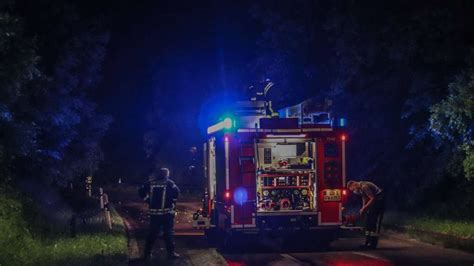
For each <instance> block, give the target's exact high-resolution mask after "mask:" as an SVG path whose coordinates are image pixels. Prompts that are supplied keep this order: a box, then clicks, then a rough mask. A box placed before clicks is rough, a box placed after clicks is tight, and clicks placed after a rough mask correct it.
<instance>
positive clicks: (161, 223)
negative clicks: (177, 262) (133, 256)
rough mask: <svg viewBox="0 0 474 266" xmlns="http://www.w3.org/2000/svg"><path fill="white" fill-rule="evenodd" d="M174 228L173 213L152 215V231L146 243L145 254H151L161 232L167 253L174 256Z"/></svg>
mask: <svg viewBox="0 0 474 266" xmlns="http://www.w3.org/2000/svg"><path fill="white" fill-rule="evenodd" d="M173 226H174V215H173V214H172V213H166V214H159V215H156V214H152V215H150V231H149V233H148V236H147V239H146V243H145V254H150V253H151V250H152V248H153V245H154V244H155V241H156V239H157V238H158V235H159V234H160V231H163V237H164V239H165V244H166V251H167V252H168V254H172V253H173V252H174V250H175V244H174V231H173Z"/></svg>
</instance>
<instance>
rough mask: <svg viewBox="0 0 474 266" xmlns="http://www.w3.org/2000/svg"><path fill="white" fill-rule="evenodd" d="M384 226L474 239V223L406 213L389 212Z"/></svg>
mask: <svg viewBox="0 0 474 266" xmlns="http://www.w3.org/2000/svg"><path fill="white" fill-rule="evenodd" d="M384 224H385V225H388V226H395V227H401V228H404V229H406V230H407V231H424V232H433V233H437V234H443V235H449V236H454V237H458V238H464V239H474V221H471V220H464V221H460V220H450V219H443V218H438V217H432V216H428V215H409V214H406V213H398V212H387V213H386V214H385V217H384Z"/></svg>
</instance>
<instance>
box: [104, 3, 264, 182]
mask: <svg viewBox="0 0 474 266" xmlns="http://www.w3.org/2000/svg"><path fill="white" fill-rule="evenodd" d="M184 2H186V5H185V3H184ZM184 2H174V1H168V2H164V3H163V2H158V1H148V2H146V3H141V4H138V5H137V4H136V3H132V1H128V2H127V1H122V2H121V3H120V4H114V6H115V9H114V10H107V9H105V13H106V14H108V16H107V21H108V23H109V24H110V27H111V28H112V31H111V39H110V44H109V50H108V52H107V56H106V59H105V63H104V68H103V81H102V82H101V84H100V86H99V88H97V95H95V97H96V101H97V102H98V105H99V106H100V109H101V111H103V112H105V113H108V114H111V115H112V116H113V117H114V123H113V124H112V126H111V129H110V131H109V132H108V134H107V135H106V136H105V140H104V150H105V160H104V163H103V164H102V166H101V170H102V171H103V173H104V174H106V175H111V176H113V175H121V176H122V177H123V176H126V177H130V176H131V177H133V178H139V176H140V175H143V174H144V172H145V171H146V170H145V169H148V168H147V167H148V165H149V161H147V160H146V158H145V157H146V156H145V153H144V151H143V135H144V132H145V131H146V130H147V129H149V128H150V127H153V126H156V125H153V122H152V121H149V116H150V113H153V110H155V109H156V108H154V106H156V105H159V106H160V109H161V108H162V107H163V106H165V109H166V110H167V111H166V113H164V114H162V115H164V116H167V117H169V118H170V119H169V120H168V121H169V123H174V124H176V125H178V124H179V125H183V126H179V127H178V129H176V130H175V131H173V133H172V134H173V136H170V137H172V138H174V139H175V140H177V145H176V150H173V151H169V152H170V158H174V157H176V156H178V157H179V156H182V155H183V153H184V154H185V155H186V152H187V150H188V149H189V147H191V146H196V145H198V146H200V143H201V141H202V137H203V135H202V132H203V129H204V128H205V125H204V123H206V122H207V123H208V122H209V121H206V120H207V118H208V117H209V114H208V109H209V108H207V107H206V103H209V102H210V99H214V100H216V97H220V96H222V95H227V96H228V95H235V94H236V92H237V93H238V92H240V91H243V90H244V89H245V88H246V86H248V84H249V81H248V80H246V79H248V77H246V76H245V75H248V73H246V72H245V70H246V68H247V66H246V64H247V63H248V62H249V61H250V60H251V58H252V56H254V55H255V54H254V46H255V41H254V40H255V36H254V35H255V34H256V30H257V28H256V24H255V22H254V21H252V18H251V17H250V16H249V14H248V13H249V8H250V4H249V3H245V2H239V3H238V4H237V3H223V2H220V1H211V2H199V4H197V3H196V4H190V3H189V2H187V1H184ZM117 6H118V7H119V8H117ZM217 95H219V96H217ZM203 103H204V104H203ZM174 126H175V125H168V124H161V125H160V127H174ZM165 131H166V130H165ZM166 134H167V133H163V135H164V136H166ZM166 162H167V160H166V159H164V163H166ZM183 164H186V162H183ZM125 165H127V167H123V166H125ZM176 167H179V166H177V165H176Z"/></svg>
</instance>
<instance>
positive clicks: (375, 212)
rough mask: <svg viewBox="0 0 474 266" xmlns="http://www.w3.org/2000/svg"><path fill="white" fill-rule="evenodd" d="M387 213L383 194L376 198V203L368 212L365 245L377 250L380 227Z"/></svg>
mask: <svg viewBox="0 0 474 266" xmlns="http://www.w3.org/2000/svg"><path fill="white" fill-rule="evenodd" d="M384 212H385V197H384V194H383V192H381V193H380V194H378V195H376V196H375V202H374V203H373V204H372V205H371V206H370V207H369V209H368V210H367V217H366V224H365V230H366V231H365V235H366V239H365V245H366V246H370V247H373V248H376V247H377V245H378V242H379V234H380V227H381V224H382V219H383V214H384Z"/></svg>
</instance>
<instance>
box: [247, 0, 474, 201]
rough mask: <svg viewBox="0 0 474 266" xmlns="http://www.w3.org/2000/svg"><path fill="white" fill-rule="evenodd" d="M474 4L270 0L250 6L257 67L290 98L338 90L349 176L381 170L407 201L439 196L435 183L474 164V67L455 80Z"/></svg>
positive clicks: (452, 179) (379, 175) (376, 174)
mask: <svg viewBox="0 0 474 266" xmlns="http://www.w3.org/2000/svg"><path fill="white" fill-rule="evenodd" d="M473 10H474V5H473V4H472V3H471V2H469V1H462V0H460V1H452V2H449V3H447V2H430V3H414V2H411V1H396V2H393V1H392V2H380V1H363V2H355V1H342V2H340V1H335V2H334V1H332V2H327V1H291V2H274V1H265V2H262V3H260V4H258V5H256V6H255V7H253V8H252V9H251V11H250V13H251V15H252V16H253V17H254V18H255V21H256V22H257V23H258V25H259V27H261V35H260V38H259V40H258V41H257V46H258V47H259V50H258V53H257V54H256V58H255V60H254V62H253V66H254V68H253V71H254V72H255V73H256V78H259V76H261V75H264V76H265V77H268V78H271V79H274V80H275V81H276V83H277V84H281V85H282V86H280V87H279V88H278V89H279V90H282V91H283V92H282V93H281V95H279V96H277V97H280V99H276V100H277V101H280V102H285V101H286V103H287V104H288V105H289V104H292V103H295V102H298V101H300V100H302V99H304V98H308V97H315V96H324V97H330V98H332V99H333V102H334V105H333V114H334V115H335V116H345V117H347V118H348V121H349V129H348V130H349V136H350V137H349V140H350V141H349V145H348V147H349V148H348V149H349V150H348V158H350V160H348V164H349V171H348V173H349V178H355V179H371V180H374V181H375V182H376V183H378V184H380V185H382V186H384V187H385V188H386V189H388V190H389V191H390V192H391V194H392V195H393V197H394V198H396V199H397V202H399V203H400V202H403V203H404V204H397V205H400V206H401V205H405V206H416V205H417V204H419V203H420V202H422V201H423V200H424V199H426V198H429V199H431V200H432V203H433V202H437V201H439V200H444V199H441V198H440V196H439V195H440V194H439V193H438V194H436V193H434V192H433V191H439V190H437V189H442V187H443V186H444V189H450V190H453V191H456V190H459V188H460V187H459V186H458V184H465V183H464V182H460V181H459V180H460V179H459V178H461V179H462V178H463V177H462V176H463V175H465V176H467V177H469V176H470V175H471V171H472V170H469V169H471V165H472V164H473V163H472V160H471V159H470V158H471V155H470V154H471V151H472V135H471V128H472V118H471V116H472V113H473V110H472V106H471V105H470V104H472V103H471V101H472V100H471V99H472V95H473V92H472V85H470V82H472V81H471V80H470V76H469V75H471V74H468V73H470V71H464V72H463V73H464V74H463V75H462V77H458V79H457V81H456V82H453V83H451V84H450V82H451V81H452V80H453V77H454V76H455V75H456V74H457V73H459V72H462V71H463V68H464V66H465V65H464V59H465V57H466V56H467V55H468V54H469V52H470V50H471V49H472V48H473V47H474V43H473V42H472V38H467V37H466V36H472V34H474V32H473V31H472V29H473V27H474V24H473V21H472V19H470V17H471V14H472V11H473ZM433 133H435V134H433ZM451 137H454V138H456V139H458V140H459V137H462V139H463V140H462V141H457V142H453V141H451V140H450V138H451ZM440 139H445V140H446V141H440ZM441 144H443V145H441ZM459 150H461V151H462V152H463V153H464V158H465V159H462V158H461V157H463V156H461V155H462V154H460V153H459V152H458V151H459ZM362 151H363V152H362ZM460 158H461V159H460ZM463 169H464V170H465V171H464V173H463ZM448 181H449V182H448ZM446 184H449V186H446ZM464 187H465V188H466V187H468V186H464ZM435 194H436V196H434V195H435ZM445 194H446V195H448V194H449V193H445ZM449 195H451V196H452V194H449ZM453 198H454V196H453V197H451V199H453ZM433 200H434V201H433ZM463 202H467V200H466V199H464V200H463ZM466 206H467V205H466Z"/></svg>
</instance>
